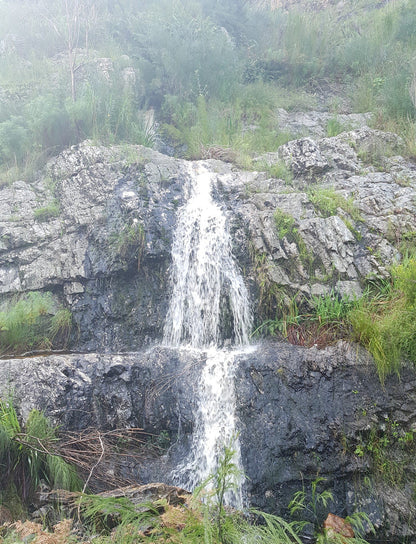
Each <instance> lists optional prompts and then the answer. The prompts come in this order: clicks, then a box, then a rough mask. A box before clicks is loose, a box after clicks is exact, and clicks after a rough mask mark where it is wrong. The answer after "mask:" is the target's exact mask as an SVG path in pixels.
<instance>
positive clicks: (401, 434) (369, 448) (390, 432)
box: [347, 416, 416, 487]
mask: <svg viewBox="0 0 416 544" xmlns="http://www.w3.org/2000/svg"><path fill="white" fill-rule="evenodd" d="M347 445H348V444H347ZM350 451H352V452H353V453H354V455H356V456H357V457H364V458H366V459H367V460H369V462H370V464H371V467H372V471H373V473H374V474H375V475H376V476H378V477H380V478H381V479H382V480H384V481H385V482H387V484H389V485H391V486H397V487H402V486H403V485H405V484H406V483H407V482H409V481H411V476H410V475H409V471H408V470H407V469H408V467H409V466H410V465H411V464H412V463H413V459H414V455H415V453H416V441H415V433H414V431H413V430H406V428H404V427H403V426H402V425H401V424H400V423H398V422H397V421H395V420H393V419H391V418H390V417H389V416H385V418H384V422H383V423H382V424H380V425H378V426H375V425H373V426H372V427H371V429H370V430H365V431H361V432H360V433H359V435H358V439H356V440H354V441H352V443H351V446H350Z"/></svg>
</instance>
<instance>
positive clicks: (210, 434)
mask: <svg viewBox="0 0 416 544" xmlns="http://www.w3.org/2000/svg"><path fill="white" fill-rule="evenodd" d="M216 179H217V175H216V174H215V173H213V172H210V171H209V170H208V169H207V168H206V166H205V165H204V164H203V163H193V164H191V165H190V166H189V186H188V187H187V199H186V202H185V204H184V205H183V206H182V208H181V209H180V210H179V212H178V223H177V228H176V232H175V238H174V242H173V247H172V271H171V285H172V297H171V302H170V307H169V311H168V315H167V318H166V324H165V329H164V342H165V343H166V344H168V345H171V346H177V347H179V346H188V349H189V348H190V347H191V348H192V349H194V348H199V349H204V350H206V363H205V367H204V369H203V371H202V374H201V379H200V382H199V386H198V412H197V414H196V416H195V428H194V434H193V443H192V446H191V453H190V456H189V459H187V460H185V462H184V463H183V465H181V466H180V467H178V469H177V470H176V471H175V474H174V475H173V478H174V480H175V482H176V483H177V484H178V485H180V486H182V487H185V488H187V489H191V490H193V489H195V487H196V486H197V485H199V484H201V482H203V481H204V480H206V479H207V478H208V476H210V475H211V474H213V473H214V472H215V470H216V468H217V466H218V459H219V457H220V455H221V453H222V451H223V448H224V445H227V446H229V447H231V448H232V449H233V450H234V451H235V455H234V459H233V462H234V463H235V464H236V465H237V467H238V468H240V470H241V467H242V464H241V454H240V444H239V441H238V436H237V434H236V427H237V426H236V421H235V394H234V374H235V366H236V356H237V355H240V354H241V353H242V352H243V350H242V349H241V347H242V346H246V345H248V342H249V333H250V329H251V314H250V308H249V297H248V292H247V289H246V287H245V285H244V281H243V278H242V276H241V274H240V272H239V270H238V267H237V264H236V263H235V261H234V258H233V255H232V250H231V238H230V234H229V231H228V228H227V218H226V215H225V214H224V212H223V211H222V210H221V208H220V206H219V205H218V204H217V203H216V202H215V201H214V199H213V197H212V194H211V192H212V188H213V184H214V182H215V181H216ZM224 307H227V308H229V310H230V313H231V315H232V333H231V340H232V341H233V343H234V345H236V346H240V349H239V350H237V349H233V350H226V349H219V348H218V346H220V345H221V344H222V343H223V341H224V340H226V338H224V331H223V330H221V324H222V323H221V321H222V319H221V316H222V311H223V308H224ZM241 472H242V471H241ZM234 483H235V488H236V491H235V492H230V493H228V495H227V496H226V497H225V500H226V502H227V503H228V504H232V505H233V506H235V507H240V508H241V507H242V506H243V492H242V488H243V484H242V477H241V478H240V479H239V480H238V481H236V482H234Z"/></svg>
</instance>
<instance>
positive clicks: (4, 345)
mask: <svg viewBox="0 0 416 544" xmlns="http://www.w3.org/2000/svg"><path fill="white" fill-rule="evenodd" d="M71 330H72V314H71V312H70V311H69V310H68V309H66V308H59V309H58V310H57V309H56V302H55V301H54V299H53V297H52V294H51V293H50V292H45V293H40V292H36V291H33V292H29V293H26V294H25V295H22V296H19V297H15V298H13V299H12V300H11V301H9V302H6V303H4V304H3V305H2V306H1V307H0V353H19V352H20V353H21V352H24V351H27V350H31V349H44V350H48V349H52V348H64V347H66V345H67V343H68V341H69V337H70V334H71Z"/></svg>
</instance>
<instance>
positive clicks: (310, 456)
mask: <svg viewBox="0 0 416 544" xmlns="http://www.w3.org/2000/svg"><path fill="white" fill-rule="evenodd" d="M205 357H206V354H205V353H203V352H196V351H195V350H186V349H182V350H174V349H168V348H161V347H155V348H152V349H150V350H148V351H143V352H138V353H129V354H124V355H110V354H84V355H82V354H79V355H77V354H72V355H65V356H63V355H51V356H48V357H32V358H25V359H10V360H3V361H2V363H1V365H0V384H1V386H0V396H2V397H3V398H4V397H5V396H6V395H7V394H8V392H9V391H13V396H14V401H15V403H16V405H17V406H18V409H19V413H20V414H21V416H22V417H23V419H25V418H26V417H27V415H28V413H29V411H30V410H31V409H32V408H38V409H41V410H43V411H44V412H45V413H46V414H47V415H48V416H49V417H50V418H51V419H52V420H53V421H55V422H57V423H59V424H60V425H61V426H62V427H63V429H72V430H81V429H85V428H88V427H90V426H92V427H95V428H100V429H115V428H131V427H141V428H143V429H144V430H145V431H146V432H148V433H153V434H155V435H158V434H160V433H162V431H163V432H164V433H165V434H166V432H167V433H168V434H169V438H170V446H171V447H170V450H169V454H165V455H164V456H163V457H160V458H154V457H153V458H152V457H149V458H147V459H143V461H141V462H139V461H137V459H136V460H132V459H131V458H130V459H127V460H126V463H125V464H123V462H121V464H120V466H118V467H114V470H112V474H113V475H114V474H116V475H117V476H118V477H123V476H124V477H125V478H126V479H127V480H131V479H135V480H136V481H137V483H146V482H152V481H164V482H166V483H174V482H172V479H173V476H172V470H174V468H175V466H177V465H178V464H179V463H180V462H181V460H183V459H185V458H186V455H187V453H188V448H189V444H190V443H191V436H192V431H193V427H194V417H195V413H196V406H195V402H196V390H197V384H198V376H199V375H200V372H201V368H202V366H203V364H204V361H205ZM235 364H236V365H238V368H237V371H236V381H235V389H236V415H237V419H238V421H239V424H238V431H239V432H240V443H241V445H242V460H243V465H244V470H245V472H246V475H247V477H248V478H247V483H246V493H247V497H248V499H249V501H250V504H251V505H252V506H256V507H260V508H263V509H266V510H268V511H272V512H276V513H278V514H280V515H284V516H285V515H287V505H288V503H289V501H290V499H291V497H292V495H293V493H294V492H295V491H298V490H299V489H302V487H303V486H304V487H305V488H306V489H308V488H309V484H310V482H311V481H312V480H314V479H315V478H316V477H317V475H318V474H319V475H320V476H322V477H324V478H326V479H327V481H326V483H325V486H326V487H327V488H329V489H331V490H332V492H333V494H334V502H333V503H331V504H330V510H331V511H332V512H335V513H336V514H338V515H341V516H345V515H347V514H351V513H352V512H353V511H355V510H357V509H358V510H363V511H365V512H366V513H367V514H368V515H369V516H370V518H371V520H372V521H373V523H374V524H375V525H376V527H377V528H378V531H379V534H382V532H384V533H385V534H389V535H396V536H398V535H404V534H405V533H406V531H409V532H410V533H412V534H415V533H414V531H415V527H413V526H412V523H413V521H412V514H413V510H412V508H413V507H412V506H411V504H412V503H411V499H410V495H411V493H412V488H407V487H406V486H404V487H402V488H401V489H400V490H397V489H394V488H392V487H391V486H387V485H386V484H385V483H383V480H382V479H380V477H379V476H377V475H375V474H374V473H372V472H371V470H370V468H369V465H368V458H367V457H365V458H361V457H359V456H357V455H355V454H354V449H355V446H356V444H358V443H361V442H360V440H361V438H362V437H368V433H369V430H370V429H374V430H376V431H380V432H382V431H383V429H385V426H386V421H387V418H389V420H390V421H393V418H394V422H395V424H397V426H398V428H400V429H407V430H411V429H413V428H414V427H415V425H416V376H415V373H414V372H413V371H412V370H410V369H409V370H407V369H404V371H403V373H402V377H401V380H399V379H398V378H397V377H395V376H393V377H390V378H389V379H388V380H387V381H386V383H385V386H384V387H382V386H381V385H380V383H379V380H378V377H377V375H376V373H375V370H374V367H373V364H372V362H371V360H370V358H369V356H368V355H367V354H366V353H365V352H364V350H361V349H359V348H357V346H352V345H348V344H346V343H343V342H341V343H339V344H338V345H337V346H334V347H330V348H327V349H325V350H318V349H316V348H311V349H305V348H300V347H295V346H291V345H289V344H287V343H270V344H264V345H260V346H258V347H257V349H256V350H249V351H247V353H245V354H241V355H239V356H238V359H237V360H236V363H235ZM404 399H405V400H404ZM120 459H123V457H120ZM406 470H407V471H414V467H412V466H407V467H406ZM365 482H367V483H365ZM370 484H371V485H370ZM414 519H415V518H414V517H413V520H414Z"/></svg>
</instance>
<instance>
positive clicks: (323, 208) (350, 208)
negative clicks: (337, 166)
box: [308, 187, 362, 221]
mask: <svg viewBox="0 0 416 544" xmlns="http://www.w3.org/2000/svg"><path fill="white" fill-rule="evenodd" d="M308 197H309V200H310V201H311V202H312V204H313V205H314V206H315V208H316V209H317V210H318V211H319V212H320V213H321V214H322V216H323V217H331V216H333V215H337V214H338V209H339V208H340V209H341V210H343V211H344V212H346V213H348V214H349V215H350V216H351V217H352V218H353V219H354V220H355V221H361V220H362V217H361V215H360V212H359V211H358V210H357V208H356V207H355V206H354V198H353V197H349V198H345V197H344V196H342V195H340V194H339V193H337V192H336V191H335V189H334V188H333V187H316V188H315V189H311V190H310V191H308Z"/></svg>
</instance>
